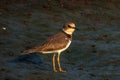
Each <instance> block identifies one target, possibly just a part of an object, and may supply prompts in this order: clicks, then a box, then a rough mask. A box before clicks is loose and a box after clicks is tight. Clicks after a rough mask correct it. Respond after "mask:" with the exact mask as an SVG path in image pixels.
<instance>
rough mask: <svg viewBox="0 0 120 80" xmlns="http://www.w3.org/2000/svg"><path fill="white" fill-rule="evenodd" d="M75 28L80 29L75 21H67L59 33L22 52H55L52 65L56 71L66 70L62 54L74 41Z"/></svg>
mask: <svg viewBox="0 0 120 80" xmlns="http://www.w3.org/2000/svg"><path fill="white" fill-rule="evenodd" d="M75 30H79V29H78V28H76V26H75V23H74V22H67V23H65V24H64V25H63V28H62V30H61V31H59V32H58V33H56V34H54V35H52V36H50V37H49V38H48V39H46V40H45V41H44V42H43V43H41V44H40V45H36V46H34V47H32V48H30V49H27V50H24V51H22V54H29V53H34V52H38V53H43V54H51V53H52V54H53V56H52V66H53V71H54V72H66V71H65V70H63V69H62V67H61V63H60V54H61V52H63V51H65V50H66V49H67V48H68V47H69V46H70V44H71V42H72V34H73V32H74V31H75ZM56 58H57V63H58V70H57V69H56Z"/></svg>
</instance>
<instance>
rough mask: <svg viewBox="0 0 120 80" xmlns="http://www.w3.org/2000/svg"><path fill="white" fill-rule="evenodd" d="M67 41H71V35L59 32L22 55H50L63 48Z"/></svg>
mask: <svg viewBox="0 0 120 80" xmlns="http://www.w3.org/2000/svg"><path fill="white" fill-rule="evenodd" d="M69 40H72V35H68V34H66V33H65V32H63V31H61V32H59V33H57V34H55V35H53V36H51V37H49V38H48V39H47V40H46V41H44V42H43V43H42V44H40V45H37V46H35V47H33V48H31V49H28V50H25V51H23V54H27V53H33V52H41V53H51V52H54V51H57V50H60V49H63V48H65V47H66V45H67V44H68V42H69Z"/></svg>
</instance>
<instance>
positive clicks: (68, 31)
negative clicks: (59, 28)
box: [63, 29, 74, 35]
mask: <svg viewBox="0 0 120 80" xmlns="http://www.w3.org/2000/svg"><path fill="white" fill-rule="evenodd" d="M63 32H64V33H66V34H68V35H72V34H73V32H74V31H71V30H64V29H63Z"/></svg>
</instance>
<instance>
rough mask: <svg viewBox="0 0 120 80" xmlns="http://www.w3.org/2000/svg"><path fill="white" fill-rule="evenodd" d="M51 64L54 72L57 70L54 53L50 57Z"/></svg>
mask: <svg viewBox="0 0 120 80" xmlns="http://www.w3.org/2000/svg"><path fill="white" fill-rule="evenodd" d="M52 64H53V70H54V72H57V70H56V66H55V53H54V54H53V57H52Z"/></svg>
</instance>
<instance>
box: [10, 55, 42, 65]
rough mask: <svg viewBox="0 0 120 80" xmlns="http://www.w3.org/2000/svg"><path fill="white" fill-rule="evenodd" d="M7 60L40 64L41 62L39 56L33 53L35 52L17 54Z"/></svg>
mask: <svg viewBox="0 0 120 80" xmlns="http://www.w3.org/2000/svg"><path fill="white" fill-rule="evenodd" d="M9 62H14V63H25V64H36V65H40V64H42V63H43V61H42V59H41V58H40V56H39V55H38V54H35V53H31V54H26V55H20V56H17V57H15V58H13V59H11V60H9Z"/></svg>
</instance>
